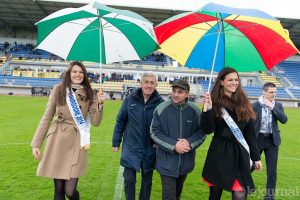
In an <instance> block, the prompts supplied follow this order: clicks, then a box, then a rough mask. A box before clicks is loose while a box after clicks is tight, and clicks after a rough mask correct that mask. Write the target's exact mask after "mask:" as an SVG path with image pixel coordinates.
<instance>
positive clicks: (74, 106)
mask: <svg viewBox="0 0 300 200" xmlns="http://www.w3.org/2000/svg"><path fill="white" fill-rule="evenodd" d="M66 98H67V99H66V101H67V104H68V107H69V110H70V112H71V115H72V117H73V119H74V121H75V123H76V126H77V128H78V130H79V132H80V148H84V149H89V148H90V128H91V120H90V117H89V114H88V115H87V117H86V120H84V118H83V115H82V113H81V110H80V108H79V105H78V102H77V100H76V96H75V93H74V92H73V90H72V89H71V93H70V91H69V89H67V95H66Z"/></svg>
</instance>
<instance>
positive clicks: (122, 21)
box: [36, 1, 158, 64]
mask: <svg viewBox="0 0 300 200" xmlns="http://www.w3.org/2000/svg"><path fill="white" fill-rule="evenodd" d="M36 25H37V27H38V39H37V45H36V46H37V47H36V48H37V49H43V50H45V51H48V52H51V53H53V54H55V55H57V56H60V57H61V58H63V59H65V60H81V61H91V62H96V63H104V64H105V63H113V62H120V61H125V60H140V59H142V58H143V57H145V56H147V55H148V54H150V53H151V52H153V51H155V50H156V49H157V48H158V45H157V42H156V37H155V34H154V31H153V25H152V23H151V22H149V21H148V20H147V19H145V18H144V17H142V16H141V15H138V14H137V13H134V12H131V11H127V10H119V9H114V8H110V7H107V6H105V5H102V4H100V3H98V2H96V1H95V2H92V3H90V4H88V5H86V6H83V7H80V8H66V9H62V10H60V11H57V12H55V13H53V14H51V15H49V16H47V17H46V18H44V19H42V20H41V21H39V22H37V23H36Z"/></svg>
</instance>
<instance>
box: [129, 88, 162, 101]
mask: <svg viewBox="0 0 300 200" xmlns="http://www.w3.org/2000/svg"><path fill="white" fill-rule="evenodd" d="M132 96H133V97H134V98H136V99H137V100H138V101H140V102H141V103H143V104H144V96H143V91H142V88H138V89H136V90H135V92H134V93H133V94H132ZM160 98H161V97H160V95H159V93H158V92H157V90H154V92H153V93H152V94H151V96H150V97H149V99H148V100H147V102H146V103H147V104H149V103H150V102H156V101H160Z"/></svg>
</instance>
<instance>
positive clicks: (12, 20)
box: [0, 0, 300, 49]
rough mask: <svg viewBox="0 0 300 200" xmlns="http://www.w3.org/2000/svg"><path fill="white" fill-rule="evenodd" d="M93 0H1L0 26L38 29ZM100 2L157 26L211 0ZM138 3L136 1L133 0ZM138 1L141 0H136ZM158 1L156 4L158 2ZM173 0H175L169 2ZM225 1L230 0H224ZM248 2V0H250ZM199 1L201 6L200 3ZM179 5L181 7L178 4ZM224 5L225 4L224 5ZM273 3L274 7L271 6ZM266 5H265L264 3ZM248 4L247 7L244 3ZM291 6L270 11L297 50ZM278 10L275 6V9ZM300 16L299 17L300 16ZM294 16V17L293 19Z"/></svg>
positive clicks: (298, 19)
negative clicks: (62, 11)
mask: <svg viewBox="0 0 300 200" xmlns="http://www.w3.org/2000/svg"><path fill="white" fill-rule="evenodd" d="M89 1H90V0H73V1H72V0H53V1H51V0H35V1H33V0H1V4H0V27H2V28H4V29H2V30H8V31H9V30H13V29H14V28H16V27H22V28H29V29H33V30H36V27H35V25H34V24H35V23H36V22H37V21H39V20H41V19H42V18H44V17H46V16H47V15H49V14H51V13H53V12H55V11H57V10H60V9H63V8H67V7H80V6H82V5H84V4H86V3H87V2H89ZM245 1H246V0H239V1H235V2H236V3H237V2H240V5H242V4H241V3H244V4H245ZM270 1H271V0H264V1H261V0H260V2H265V3H266V2H267V3H270ZM70 2H76V3H70ZM101 2H104V3H106V4H107V5H110V6H112V7H115V8H121V9H128V10H131V11H134V12H137V13H139V14H141V15H143V16H144V17H145V18H147V19H148V20H150V21H151V22H153V23H154V25H157V24H158V23H160V22H161V21H163V20H165V19H167V18H169V17H171V16H173V15H175V14H178V13H182V12H183V11H186V10H192V9H193V8H199V7H201V6H200V4H199V2H202V4H203V3H207V2H208V1H204V0H203V1H191V0H184V2H183V1H181V2H182V3H181V5H183V4H184V5H185V6H184V7H183V6H180V5H179V4H178V2H180V0H161V1H158V0H151V1H149V0H147V1H144V0H139V1H137V0H135V1H133V0H127V1H126V0H109V1H108V0H107V1H105V0H101ZM133 2H135V3H133ZM136 2H138V3H136ZM145 2H151V3H148V4H145ZM155 2H156V4H155ZM157 2H160V3H161V5H157ZM170 2H174V3H170ZM217 2H219V3H222V0H219V1H217ZM223 2H229V0H227V1H223ZM248 2H249V1H248ZM251 2H252V4H253V2H254V3H255V0H251ZM276 2H285V4H287V3H289V2H291V1H290V0H285V1H279V0H273V4H270V5H269V7H274V6H275V7H277V10H280V9H278V7H279V6H280V4H278V3H277V4H276ZM197 4H199V6H198V5H197ZM178 5H179V6H178ZM224 5H225V4H224ZM271 5H272V6H271ZM261 6H262V7H263V5H261ZM236 7H242V6H239V5H236ZM244 7H245V6H244ZM291 7H294V8H296V7H297V5H294V6H293V5H289V6H288V7H282V9H281V11H282V12H275V13H272V12H268V13H270V14H272V15H273V16H275V17H277V18H278V19H279V20H280V21H281V23H282V25H283V27H284V28H286V29H288V30H289V33H290V37H291V39H292V40H293V42H294V43H295V44H296V46H297V47H298V49H300V14H298V12H297V13H296V14H295V13H294V12H293V10H294V9H291ZM275 10H276V9H275ZM286 10H289V13H287V12H285V11H286ZM298 15H299V16H298ZM291 17H292V18H291Z"/></svg>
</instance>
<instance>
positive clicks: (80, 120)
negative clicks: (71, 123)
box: [69, 93, 85, 124]
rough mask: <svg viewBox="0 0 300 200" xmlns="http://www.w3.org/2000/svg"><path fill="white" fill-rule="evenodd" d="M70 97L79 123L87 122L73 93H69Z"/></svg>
mask: <svg viewBox="0 0 300 200" xmlns="http://www.w3.org/2000/svg"><path fill="white" fill-rule="evenodd" d="M69 99H70V104H71V107H72V110H73V112H74V115H75V118H76V120H77V122H78V123H79V124H83V123H85V121H84V119H83V116H82V115H81V113H80V109H79V108H78V107H77V104H76V100H75V99H74V97H73V95H72V94H71V93H70V94H69Z"/></svg>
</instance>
